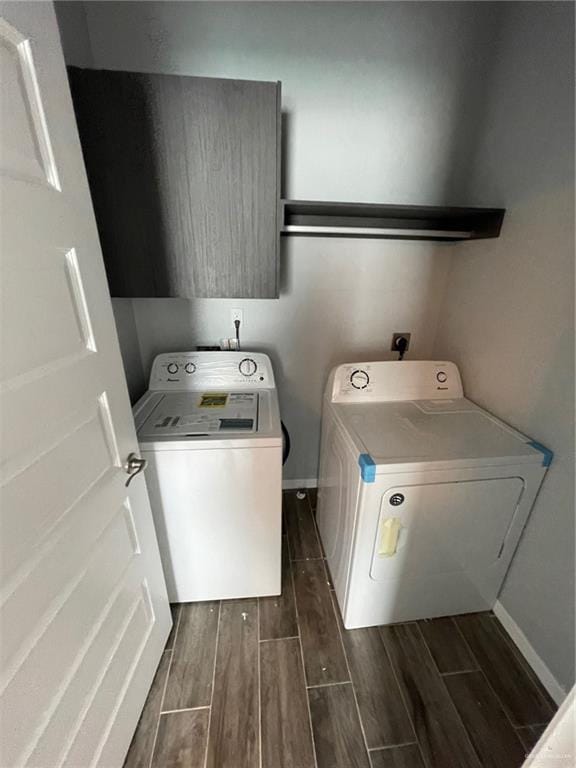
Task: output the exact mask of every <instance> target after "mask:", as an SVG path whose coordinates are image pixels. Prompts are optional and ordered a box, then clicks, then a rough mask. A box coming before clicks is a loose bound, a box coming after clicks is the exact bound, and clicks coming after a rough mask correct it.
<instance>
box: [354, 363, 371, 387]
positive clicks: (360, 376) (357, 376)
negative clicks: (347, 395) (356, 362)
mask: <svg viewBox="0 0 576 768" xmlns="http://www.w3.org/2000/svg"><path fill="white" fill-rule="evenodd" d="M350 384H352V386H353V387H354V389H366V387H367V386H368V384H370V377H369V376H368V374H367V373H366V371H363V370H361V369H360V368H359V369H358V370H356V371H352V373H351V374H350Z"/></svg>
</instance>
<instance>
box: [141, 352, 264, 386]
mask: <svg viewBox="0 0 576 768" xmlns="http://www.w3.org/2000/svg"><path fill="white" fill-rule="evenodd" d="M274 386H275V384H274V373H273V371H272V363H271V362H270V358H269V357H268V355H265V354H263V353H262V352H166V353H165V354H163V355H158V356H157V357H156V358H155V359H154V363H153V365H152V372H151V374H150V386H149V389H150V390H152V391H158V390H162V391H164V392H167V391H170V390H174V391H186V390H191V389H194V390H198V389H205V390H209V389H215V390H231V389H250V390H254V389H273V388H274Z"/></svg>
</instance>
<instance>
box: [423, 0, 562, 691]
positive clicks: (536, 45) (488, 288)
mask: <svg viewBox="0 0 576 768" xmlns="http://www.w3.org/2000/svg"><path fill="white" fill-rule="evenodd" d="M506 14H507V15H506V22H505V24H503V26H502V29H501V34H502V40H503V45H502V48H501V54H500V56H499V57H498V60H497V64H496V76H495V79H494V84H493V89H492V94H491V99H490V102H489V104H488V109H487V114H486V115H485V118H484V119H485V133H484V139H483V141H482V142H481V143H480V144H479V146H478V151H477V155H476V157H475V163H474V166H473V168H472V169H471V173H470V187H469V189H470V196H469V197H468V198H467V202H468V203H470V204H476V205H479V204H483V203H485V202H486V201H487V200H491V201H494V200H496V202H502V203H503V202H504V201H505V202H506V206H507V214H506V222H505V224H504V227H503V229H502V235H501V237H500V238H499V239H498V240H496V241H490V244H488V242H487V241H478V242H476V243H470V248H469V249H468V250H467V251H466V253H462V254H459V255H458V257H457V258H454V259H453V260H452V262H451V268H450V272H449V276H448V279H447V281H446V284H445V294H444V297H443V300H442V311H441V314H440V324H439V329H438V334H437V337H436V341H435V343H434V346H433V355H434V356H436V357H439V358H444V359H449V360H453V361H454V362H456V363H457V364H458V366H459V367H460V370H461V372H462V376H463V380H464V385H465V387H466V389H467V392H468V394H469V395H470V397H471V398H472V399H473V400H474V401H475V402H477V403H479V404H480V405H482V406H484V407H485V408H487V409H488V410H489V411H491V412H492V413H494V414H495V415H496V416H499V417H501V418H503V419H505V420H506V421H508V422H509V423H511V424H512V425H513V426H514V427H516V428H517V429H519V430H522V431H525V432H527V433H528V434H530V435H532V436H533V437H534V438H535V439H536V440H539V441H541V442H542V443H544V444H545V445H547V446H549V447H550V448H551V449H552V450H553V451H554V455H555V460H554V462H553V465H552V467H551V468H550V471H549V473H548V476H547V478H546V481H545V482H544V484H543V487H542V489H541V491H540V494H539V496H538V499H537V501H536V504H535V507H534V510H533V512H532V515H531V517H530V520H529V522H528V524H527V527H526V530H525V532H524V535H523V538H522V540H521V542H520V546H519V548H518V552H517V553H516V556H515V558H514V560H513V563H512V566H511V568H510V571H509V573H508V577H507V580H506V582H505V584H504V587H503V589H502V592H501V595H500V598H499V599H500V603H501V605H502V608H503V611H504V612H505V613H506V615H507V616H509V617H511V618H512V622H513V623H515V624H516V625H517V630H518V631H519V633H520V634H521V635H523V636H524V639H525V641H526V642H525V643H524V647H525V648H526V653H527V655H528V656H531V658H532V659H534V658H535V659H536V663H537V664H540V666H541V667H542V665H543V666H544V668H545V669H546V670H547V671H546V675H547V676H548V679H550V680H552V681H553V682H552V686H553V688H554V690H556V691H557V692H561V691H562V690H563V691H564V692H566V691H568V690H569V689H570V687H571V686H572V685H573V683H574V674H575V672H574V653H573V648H574V631H575V630H574V628H575V615H574V605H575V601H574V594H575V583H574V579H575V574H574V541H575V533H574V524H575V521H574V384H573V374H574V258H573V256H574V254H573V248H574V210H575V209H574V188H573V184H572V183H571V177H572V170H573V167H574V80H573V69H572V67H571V65H570V64H569V61H571V57H572V52H573V45H574V6H573V5H572V4H557V5H555V6H554V9H551V8H550V7H548V8H546V9H544V8H543V6H541V5H539V4H520V5H519V4H516V3H513V4H510V5H509V7H508V8H507V9H506ZM552 42H553V44H552ZM552 51H553V52H552ZM527 70H529V71H531V72H533V73H537V75H536V76H534V77H532V78H529V79H527V78H526V77H525V73H526V71H527ZM569 73H571V74H569ZM511 94H513V98H511ZM535 103H537V104H539V105H540V107H539V109H538V110H534V104H535ZM544 136H545V137H546V139H545V140H543V137H544ZM472 190H473V192H472ZM557 695H559V694H557Z"/></svg>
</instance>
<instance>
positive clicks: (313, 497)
mask: <svg viewBox="0 0 576 768" xmlns="http://www.w3.org/2000/svg"><path fill="white" fill-rule="evenodd" d="M306 494H307V496H308V501H309V502H310V508H311V510H312V512H313V513H314V514H316V508H317V506H318V488H308V490H307V491H306Z"/></svg>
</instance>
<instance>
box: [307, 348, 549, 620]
mask: <svg viewBox="0 0 576 768" xmlns="http://www.w3.org/2000/svg"><path fill="white" fill-rule="evenodd" d="M551 460H552V454H551V452H550V451H549V450H547V449H546V448H544V447H543V446H541V445H539V444H538V443H535V442H533V441H531V440H530V439H529V438H527V437H525V436H524V435H522V434H520V433H519V432H517V431H515V430H514V429H512V428H511V427H509V426H507V425H506V424H504V423H503V422H501V421H499V420H498V419H496V418H494V416H492V415H490V414H489V413H487V412H486V411H484V410H482V409H481V408H479V407H478V406H477V405H475V404H474V403H472V402H471V401H470V400H467V399H466V398H465V397H464V396H463V390H462V383H461V380H460V374H459V372H458V369H457V367H456V366H455V365H454V364H453V363H447V362H412V361H402V362H376V363H358V364H350V365H340V366H338V367H337V368H336V369H335V370H334V371H332V373H331V375H330V378H329V380H328V384H327V387H326V392H325V397H324V405H323V424H322V445H321V456H320V478H319V497H318V512H317V519H318V527H319V529H320V534H321V537H322V542H323V544H324V548H325V551H326V556H327V559H328V564H329V566H330V571H331V574H332V578H333V580H334V587H335V590H336V595H337V598H338V603H339V605H340V608H341V611H342V616H343V619H344V625H345V626H346V627H347V628H348V629H353V628H355V627H367V626H373V625H378V624H389V623H392V622H398V621H408V620H411V619H421V618H432V617H435V616H446V615H451V614H458V613H468V612H472V611H482V610H486V609H490V608H492V607H493V605H494V603H495V601H496V598H497V596H498V593H499V590H500V587H501V585H502V581H503V579H504V577H505V575H506V570H507V568H508V566H509V564H510V560H511V558H512V555H513V553H514V550H515V549H516V546H517V544H518V540H519V538H520V534H521V533H522V529H523V528H524V525H525V523H526V520H527V518H528V515H529V513H530V509H531V507H532V504H533V502H534V499H535V497H536V494H537V492H538V489H539V487H540V484H541V483H542V479H543V477H544V474H545V472H546V468H547V467H548V465H549V464H550V462H551Z"/></svg>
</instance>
